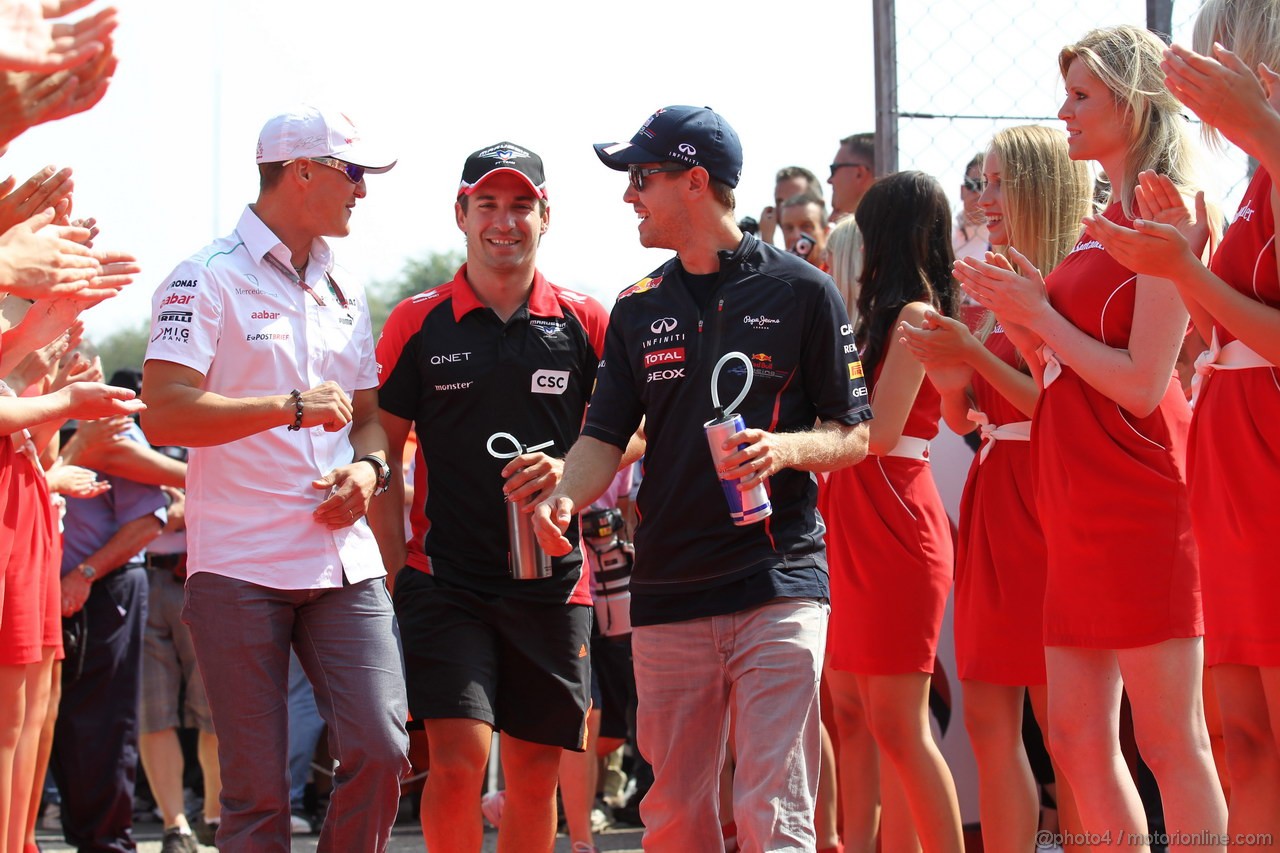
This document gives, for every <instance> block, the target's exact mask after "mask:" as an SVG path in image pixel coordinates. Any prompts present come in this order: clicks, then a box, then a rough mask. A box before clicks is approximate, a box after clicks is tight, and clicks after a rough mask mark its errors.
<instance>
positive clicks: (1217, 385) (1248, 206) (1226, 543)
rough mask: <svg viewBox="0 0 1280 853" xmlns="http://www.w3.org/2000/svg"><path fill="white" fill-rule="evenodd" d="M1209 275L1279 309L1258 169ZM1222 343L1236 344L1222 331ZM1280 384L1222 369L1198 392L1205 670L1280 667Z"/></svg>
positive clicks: (1196, 492)
mask: <svg viewBox="0 0 1280 853" xmlns="http://www.w3.org/2000/svg"><path fill="white" fill-rule="evenodd" d="M1210 268H1211V269H1212V270H1213V272H1214V273H1216V274H1217V275H1218V277H1219V278H1221V279H1222V280H1223V281H1225V282H1226V283H1227V284H1229V285H1231V286H1232V287H1233V288H1235V289H1236V290H1238V291H1240V292H1241V293H1244V294H1246V295H1247V296H1249V297H1251V298H1253V299H1256V300H1257V301H1259V302H1261V303H1263V304H1265V305H1270V306H1271V307H1273V308H1280V281H1278V276H1277V272H1276V252H1275V220H1274V218H1273V211H1272V210H1271V176H1270V175H1268V174H1267V172H1266V171H1265V170H1264V169H1258V171H1257V172H1256V173H1255V174H1254V176H1253V180H1252V181H1251V182H1250V183H1249V188H1248V189H1247V190H1246V191H1245V194H1244V199H1243V200H1242V201H1241V202H1240V209H1239V211H1238V212H1237V213H1236V216H1235V219H1234V220H1233V221H1232V223H1231V227H1230V228H1228V229H1227V234H1226V237H1224V238H1223V241H1222V245H1221V246H1219V247H1218V251H1217V253H1215V254H1214V256H1213V261H1212V263H1211V264H1210ZM1214 331H1215V332H1216V334H1217V339H1218V343H1219V344H1221V345H1223V346H1225V345H1226V344H1227V343H1228V342H1230V341H1233V340H1235V336H1234V335H1232V334H1231V333H1230V332H1229V331H1227V329H1226V328H1225V327H1223V326H1222V325H1220V324H1217V323H1215V324H1214ZM1277 423H1280V375H1277V370H1276V368H1274V367H1257V368H1249V369H1245V370H1214V371H1213V372H1212V373H1211V374H1209V375H1208V376H1206V377H1204V379H1203V381H1202V382H1201V385H1200V388H1199V390H1198V392H1197V400H1196V409H1195V416H1194V417H1193V418H1192V421H1191V448H1190V452H1189V453H1188V466H1187V467H1188V486H1189V487H1190V492H1191V508H1192V513H1191V519H1192V522H1193V524H1194V526H1195V532H1196V541H1197V543H1198V544H1199V546H1200V570H1201V574H1202V576H1203V584H1204V618H1205V640H1204V642H1205V663H1206V664H1208V665H1210V666H1212V665H1213V664H1219V663H1233V664H1244V665H1247V666H1265V667H1273V666H1280V621H1278V620H1277V619H1276V602H1277V601H1280V572H1278V571H1277V567H1276V558H1275V554H1274V553H1273V552H1272V550H1271V534H1270V533H1269V532H1268V531H1270V530H1271V524H1272V521H1273V517H1272V515H1271V509H1272V507H1273V506H1274V503H1275V500H1276V494H1277V489H1278V488H1280V447H1276V446H1275V439H1276V435H1277V433H1276V424H1277Z"/></svg>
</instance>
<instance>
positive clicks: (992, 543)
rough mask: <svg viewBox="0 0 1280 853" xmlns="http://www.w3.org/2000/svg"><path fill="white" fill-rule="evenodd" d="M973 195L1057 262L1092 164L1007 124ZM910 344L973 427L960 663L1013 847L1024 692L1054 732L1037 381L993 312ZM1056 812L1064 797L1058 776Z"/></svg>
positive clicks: (968, 715)
mask: <svg viewBox="0 0 1280 853" xmlns="http://www.w3.org/2000/svg"><path fill="white" fill-rule="evenodd" d="M982 173H983V180H984V182H985V186H984V188H983V190H982V194H981V196H979V200H978V204H979V205H980V206H981V209H982V211H983V212H984V213H985V214H986V217H987V228H988V230H989V233H990V235H991V242H992V245H993V247H994V248H995V249H996V250H997V251H1001V252H1003V251H1007V249H1006V247H1007V246H1018V247H1020V248H1021V249H1022V250H1023V251H1024V252H1025V254H1026V256H1027V257H1028V259H1029V260H1030V261H1031V262H1032V263H1033V264H1035V266H1036V267H1037V268H1038V269H1043V270H1051V269H1053V268H1054V267H1055V266H1057V265H1058V263H1059V262H1060V261H1061V260H1062V259H1063V258H1064V257H1065V256H1066V254H1067V252H1068V250H1070V249H1071V247H1072V246H1073V245H1075V242H1076V236H1077V234H1078V233H1079V230H1080V226H1079V223H1080V219H1081V217H1083V216H1085V215H1086V214H1087V213H1088V212H1089V209H1090V193H1091V187H1090V182H1089V173H1088V169H1087V168H1086V166H1085V165H1084V164H1083V163H1079V162H1073V161H1072V160H1071V159H1070V157H1069V156H1068V153H1067V138H1066V136H1065V135H1064V134H1062V133H1061V132H1060V131H1056V130H1051V129H1049V128H1047V127H1039V126H1022V127H1011V128H1008V129H1006V130H1002V131H1000V132H999V133H997V134H996V135H995V138H994V139H992V141H991V147H990V148H989V149H988V151H987V154H986V158H985V161H984V163H983V166H982ZM901 331H902V334H903V336H904V342H905V343H906V344H907V346H908V347H909V348H910V350H911V352H912V354H913V355H914V356H915V357H916V358H917V359H919V360H920V362H921V364H923V365H924V368H925V373H926V375H927V376H928V377H929V380H930V381H931V382H932V383H933V384H934V386H935V387H936V388H937V389H938V390H939V392H940V393H941V395H942V414H943V417H944V418H945V419H946V421H947V425H948V426H950V427H951V429H952V430H953V431H955V432H956V433H957V434H960V435H963V434H965V433H969V432H972V431H974V430H975V429H978V430H980V431H981V434H982V441H983V443H982V447H981V449H980V450H979V452H978V454H977V455H976V456H975V457H974V460H973V464H972V465H971V466H970V468H969V477H968V479H967V481H966V482H965V487H964V494H963V496H962V497H961V503H960V522H959V538H958V540H957V548H956V597H955V611H954V612H955V641H956V663H957V666H958V669H959V675H960V678H961V680H962V681H963V682H964V722H965V728H966V730H967V731H968V733H969V741H970V743H971V744H972V745H973V751H974V756H975V757H976V759H977V764H978V786H979V791H980V796H979V798H978V802H979V813H980V816H981V824H982V843H983V847H984V848H985V849H986V850H988V851H992V853H1004V851H1010V853H1020V851H1025V850H1030V849H1032V847H1033V846H1034V845H1035V835H1036V830H1037V828H1038V826H1039V821H1038V818H1039V813H1040V809H1039V798H1038V796H1037V792H1036V785H1035V778H1034V777H1033V776H1032V773H1031V765H1030V763H1029V761H1028V760H1027V753H1026V750H1025V749H1024V747H1023V745H1022V708H1023V696H1024V692H1029V693H1030V695H1031V704H1032V707H1033V708H1034V709H1035V714H1036V717H1037V718H1038V721H1039V723H1040V726H1041V728H1042V729H1047V727H1048V714H1047V702H1048V699H1047V695H1046V689H1045V666H1044V619H1043V615H1044V588H1045V546H1044V535H1043V534H1042V533H1041V531H1040V522H1039V520H1038V518H1037V516H1036V511H1035V497H1034V493H1033V489H1032V485H1031V447H1030V443H1029V440H1030V438H1031V415H1032V412H1033V411H1034V410H1035V405H1036V400H1037V399H1038V398H1039V396H1040V390H1039V388H1038V387H1037V386H1036V382H1035V380H1034V379H1032V378H1031V373H1030V370H1028V369H1027V367H1026V364H1025V362H1023V360H1022V359H1021V358H1020V357H1019V356H1018V354H1017V350H1016V348H1015V347H1014V344H1013V342H1012V341H1011V340H1010V339H1009V337H1008V336H1007V335H1006V334H1005V332H1004V328H1003V327H1002V326H1001V325H999V324H998V323H996V321H995V317H994V316H993V315H992V314H990V312H988V314H987V316H986V318H984V320H983V321H982V322H981V324H980V326H979V328H978V330H977V333H976V334H975V333H972V332H970V330H969V328H968V327H967V326H966V325H965V324H964V323H962V322H960V321H959V320H956V319H952V318H948V317H943V316H941V315H938V314H936V313H932V312H929V313H926V315H925V322H924V325H923V327H919V328H918V327H916V326H912V325H908V324H903V326H902V329H901ZM1056 796H1057V800H1058V805H1059V810H1060V811H1063V810H1065V811H1067V812H1070V794H1069V792H1068V790H1067V788H1066V786H1065V784H1063V783H1062V782H1061V780H1059V785H1058V788H1057V791H1056Z"/></svg>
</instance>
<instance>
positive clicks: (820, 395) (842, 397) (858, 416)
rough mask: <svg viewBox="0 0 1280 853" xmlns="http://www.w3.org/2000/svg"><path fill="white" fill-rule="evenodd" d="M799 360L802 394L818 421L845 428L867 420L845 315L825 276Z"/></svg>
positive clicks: (868, 413)
mask: <svg viewBox="0 0 1280 853" xmlns="http://www.w3.org/2000/svg"><path fill="white" fill-rule="evenodd" d="M800 359H801V362H802V365H803V371H802V375H803V376H804V385H805V393H806V394H808V396H809V399H810V400H812V401H813V403H814V406H815V408H816V409H817V413H818V419H819V420H822V421H839V422H840V423H843V424H847V425H849V426H853V425H855V424H859V423H861V422H862V421H865V420H870V418H871V405H870V397H869V396H868V394H867V383H866V380H865V379H864V377H863V375H862V362H861V361H859V360H858V348H857V345H856V344H854V342H853V326H852V325H851V324H850V323H849V313H848V311H847V310H846V309H845V305H844V300H843V299H841V298H840V293H839V291H837V290H836V288H835V284H834V283H832V281H831V279H830V278H827V277H825V276H824V277H823V281H822V286H821V287H820V288H819V289H818V294H817V298H816V299H815V300H814V301H813V311H812V316H811V317H810V318H809V323H808V328H807V334H806V335H805V342H804V349H803V350H802V352H801V355H800Z"/></svg>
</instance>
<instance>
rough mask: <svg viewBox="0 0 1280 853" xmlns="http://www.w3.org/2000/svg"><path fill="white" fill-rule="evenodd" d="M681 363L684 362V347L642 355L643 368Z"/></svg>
mask: <svg viewBox="0 0 1280 853" xmlns="http://www.w3.org/2000/svg"><path fill="white" fill-rule="evenodd" d="M681 361H684V347H675V348H673V349H660V350H654V351H653V352H647V353H645V354H644V366H645V367H653V366H654V365H655V364H674V363H678V362H681Z"/></svg>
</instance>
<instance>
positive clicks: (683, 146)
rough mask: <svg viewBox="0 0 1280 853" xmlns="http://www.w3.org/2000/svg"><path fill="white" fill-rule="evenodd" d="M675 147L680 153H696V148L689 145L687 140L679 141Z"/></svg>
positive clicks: (691, 154)
mask: <svg viewBox="0 0 1280 853" xmlns="http://www.w3.org/2000/svg"><path fill="white" fill-rule="evenodd" d="M676 147H677V148H679V149H680V153H681V154H688V155H689V156H690V157H692V156H693V155H694V154H697V153H698V149H696V148H694V147H693V146H692V145H690V144H689V143H687V142H681V143H680V144H679V145H677V146H676Z"/></svg>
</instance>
